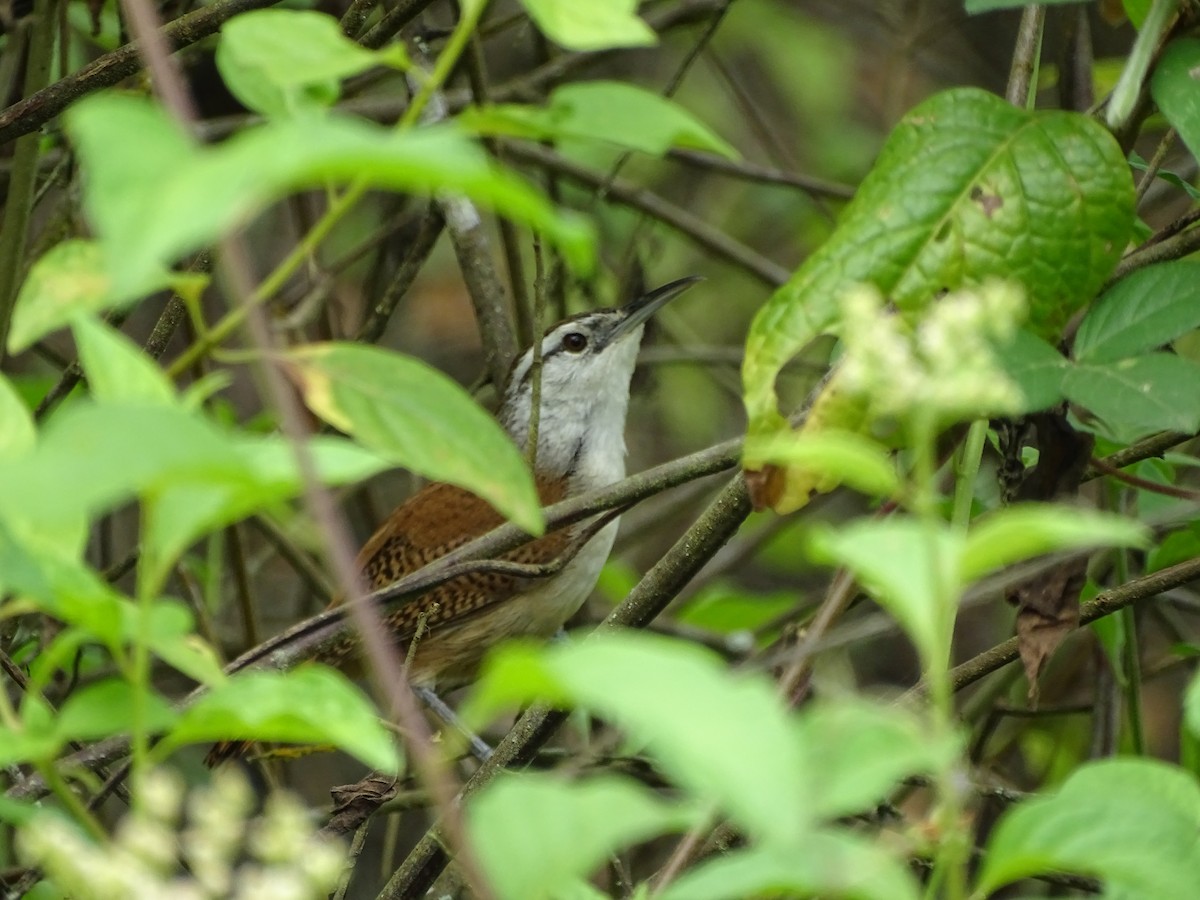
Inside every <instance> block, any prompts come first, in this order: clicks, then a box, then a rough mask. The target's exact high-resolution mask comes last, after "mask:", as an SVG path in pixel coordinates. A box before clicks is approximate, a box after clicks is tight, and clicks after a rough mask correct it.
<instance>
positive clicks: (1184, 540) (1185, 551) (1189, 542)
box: [1146, 525, 1200, 575]
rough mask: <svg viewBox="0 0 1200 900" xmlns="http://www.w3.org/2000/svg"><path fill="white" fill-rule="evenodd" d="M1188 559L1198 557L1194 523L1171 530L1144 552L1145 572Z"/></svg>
mask: <svg viewBox="0 0 1200 900" xmlns="http://www.w3.org/2000/svg"><path fill="white" fill-rule="evenodd" d="M1189 559H1200V532H1198V531H1197V529H1196V527H1195V525H1193V526H1192V527H1190V528H1185V529H1181V530H1179V531H1172V532H1171V533H1170V534H1168V535H1167V536H1166V537H1164V538H1163V539H1162V540H1161V541H1159V542H1158V543H1157V544H1156V545H1155V546H1153V547H1151V548H1150V551H1149V552H1148V553H1147V554H1146V574H1147V575H1148V574H1150V573H1151V572H1158V571H1161V570H1162V569H1166V568H1168V567H1170V566H1174V565H1176V564H1178V563H1181V562H1187V561H1188V560H1189Z"/></svg>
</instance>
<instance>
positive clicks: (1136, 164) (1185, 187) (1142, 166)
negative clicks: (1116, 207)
mask: <svg viewBox="0 0 1200 900" xmlns="http://www.w3.org/2000/svg"><path fill="white" fill-rule="evenodd" d="M1129 166H1130V168H1133V169H1136V170H1137V171H1139V172H1149V171H1150V165H1149V164H1148V163H1147V162H1146V160H1144V159H1143V158H1142V157H1140V156H1138V155H1137V153H1136V152H1132V151H1131V152H1130V154H1129ZM1154 177H1155V178H1157V179H1159V180H1160V181H1165V182H1166V183H1167V184H1173V185H1175V187H1177V188H1179V189H1180V190H1181V191H1183V192H1184V193H1185V194H1187V195H1188V196H1189V197H1191V198H1192V200H1200V189H1198V188H1196V187H1195V186H1194V185H1192V184H1191V183H1190V182H1188V181H1186V180H1185V179H1184V178H1183V176H1181V175H1179V173H1177V172H1172V171H1171V170H1170V169H1158V170H1156V171H1155V173H1154ZM1138 224H1139V225H1144V224H1145V223H1143V222H1142V221H1141V220H1140V219H1139V220H1138ZM1153 233H1154V230H1153V229H1152V228H1150V227H1149V226H1146V231H1145V233H1144V234H1139V235H1138V237H1136V238H1135V242H1136V243H1141V242H1142V241H1144V240H1146V239H1148V238H1149V237H1150V235H1152V234H1153Z"/></svg>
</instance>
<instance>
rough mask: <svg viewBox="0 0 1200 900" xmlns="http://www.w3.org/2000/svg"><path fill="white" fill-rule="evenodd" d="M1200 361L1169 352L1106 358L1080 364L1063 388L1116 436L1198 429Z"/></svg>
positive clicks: (1069, 396)
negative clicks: (1112, 359) (1118, 358)
mask: <svg viewBox="0 0 1200 900" xmlns="http://www.w3.org/2000/svg"><path fill="white" fill-rule="evenodd" d="M1198 382H1200V364H1197V363H1194V362H1192V361H1191V360H1188V359H1183V358H1182V357H1179V356H1175V355H1174V354H1171V353H1150V354H1147V355H1146V356H1139V357H1135V358H1133V359H1125V360H1120V361H1119V362H1115V363H1114V362H1109V363H1103V364H1100V363H1095V364H1091V363H1079V364H1077V365H1076V366H1075V367H1074V368H1072V369H1071V371H1069V372H1068V373H1067V377H1066V381H1065V384H1064V388H1065V391H1066V395H1067V398H1068V399H1069V400H1070V401H1071V402H1072V403H1078V404H1079V405H1080V406H1083V407H1086V408H1087V409H1088V410H1089V411H1090V412H1091V413H1092V414H1093V415H1095V416H1096V417H1097V418H1099V419H1100V420H1101V421H1102V422H1104V424H1105V425H1106V426H1108V428H1109V429H1110V430H1111V431H1112V432H1113V434H1114V436H1115V437H1118V438H1119V439H1129V440H1133V439H1134V438H1137V437H1139V436H1141V435H1144V434H1146V433H1147V432H1151V431H1185V432H1188V433H1191V432H1194V431H1196V430H1197V429H1200V392H1197V391H1196V384H1197V383H1198Z"/></svg>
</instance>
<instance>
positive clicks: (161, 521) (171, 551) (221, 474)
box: [0, 388, 483, 584]
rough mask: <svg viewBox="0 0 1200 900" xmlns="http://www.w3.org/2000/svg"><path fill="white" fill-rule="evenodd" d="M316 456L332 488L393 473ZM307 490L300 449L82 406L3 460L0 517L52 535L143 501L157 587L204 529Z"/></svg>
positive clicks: (190, 423) (128, 410)
mask: <svg viewBox="0 0 1200 900" xmlns="http://www.w3.org/2000/svg"><path fill="white" fill-rule="evenodd" d="M114 390H118V389H117V388H114ZM480 415H483V414H482V413H480ZM309 452H310V453H311V455H312V458H313V462H314V465H315V468H316V473H317V475H318V476H319V477H320V478H321V479H322V480H323V481H324V482H326V483H329V484H344V483H347V482H351V481H357V480H360V479H362V478H366V477H368V476H370V475H373V474H375V473H376V472H379V471H381V470H383V469H384V468H386V467H387V464H388V463H387V461H386V460H385V459H384V458H383V457H381V456H380V455H378V454H376V453H373V452H371V451H370V450H366V449H363V448H361V447H357V446H355V445H353V444H351V443H350V442H348V441H345V440H344V439H340V438H316V439H313V440H312V441H310V444H309ZM131 460H136V461H137V464H136V465H131V464H130V461H131ZM302 487H303V481H302V479H301V477H300V474H299V470H298V468H297V465H296V462H295V459H294V458H293V454H292V449H291V447H290V445H289V444H288V443H287V442H286V441H283V440H282V439H280V438H278V437H275V436H268V437H262V438H249V437H239V436H236V435H232V434H229V433H226V432H224V431H222V430H221V429H219V428H217V427H216V426H215V425H213V424H212V423H211V422H209V421H208V420H207V419H205V418H204V417H203V416H202V415H201V414H200V413H198V412H192V411H189V410H185V409H183V408H181V407H179V406H161V405H160V406H145V405H137V404H127V403H118V402H115V401H114V402H112V403H108V404H104V405H97V404H92V403H83V402H81V403H77V404H74V405H73V406H72V407H71V408H69V409H65V410H63V411H62V412H60V413H59V414H58V415H56V416H54V418H53V419H52V420H51V421H50V423H48V425H47V426H46V428H45V430H44V433H43V435H42V440H41V443H40V444H39V446H38V449H37V452H36V453H35V454H32V455H31V456H29V457H25V458H22V459H18V460H13V461H4V460H3V459H0V517H3V518H5V519H6V520H8V521H9V522H11V523H13V524H14V526H15V527H17V528H18V529H19V530H21V531H22V532H23V533H24V532H27V531H38V532H43V533H45V532H53V531H54V530H55V529H56V528H65V527H66V523H72V522H77V521H78V520H80V519H81V518H82V517H84V516H90V515H96V514H99V513H102V512H104V511H106V510H109V509H113V508H115V507H116V506H118V505H120V504H122V503H124V502H126V501H128V500H129V499H131V498H132V497H135V496H136V497H140V498H142V500H143V502H144V504H145V523H144V525H145V527H144V529H143V533H142V565H141V567H140V569H139V575H140V576H141V577H142V578H144V579H145V578H148V579H149V581H148V582H147V583H149V584H156V583H157V579H158V578H159V576H161V574H162V573H163V572H164V571H165V570H166V568H167V567H169V566H170V565H171V564H172V563H173V561H174V560H175V559H176V558H177V557H178V555H179V554H180V553H181V552H182V551H183V549H184V548H186V546H187V545H188V543H189V542H190V541H192V540H194V539H196V538H197V537H199V536H200V535H201V534H203V533H204V532H205V531H206V530H209V529H213V528H217V527H220V526H222V525H226V524H228V523H229V522H232V521H236V520H237V519H240V518H242V517H244V516H246V515H247V514H249V513H250V512H252V511H254V510H256V509H260V508H262V507H264V506H266V505H269V504H270V503H274V502H278V501H280V500H283V499H287V498H290V497H293V496H295V495H296V494H298V493H299V492H300V491H301V489H302Z"/></svg>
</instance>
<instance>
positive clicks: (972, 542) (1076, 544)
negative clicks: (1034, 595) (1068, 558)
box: [962, 503, 1150, 581]
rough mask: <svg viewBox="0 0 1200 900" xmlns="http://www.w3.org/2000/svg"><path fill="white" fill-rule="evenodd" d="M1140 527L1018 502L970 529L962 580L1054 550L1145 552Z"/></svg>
mask: <svg viewBox="0 0 1200 900" xmlns="http://www.w3.org/2000/svg"><path fill="white" fill-rule="evenodd" d="M1149 537H1150V535H1149V532H1148V531H1147V529H1146V527H1145V526H1144V525H1142V524H1141V523H1140V522H1136V521H1134V520H1132V519H1124V518H1121V517H1120V516H1116V515H1113V514H1111V513H1102V512H1096V511H1095V510H1091V509H1083V508H1080V507H1074V506H1068V505H1066V504H1062V503H1054V504H1049V503H1046V504H1041V503H1022V504H1020V505H1018V506H1010V507H1007V508H1005V509H999V510H996V511H995V512H993V513H990V514H989V515H987V516H985V517H983V518H981V519H980V520H978V522H976V523H975V524H974V525H972V527H971V532H970V534H969V535H968V536H967V543H966V547H965V548H964V550H963V554H962V577H963V579H964V580H966V581H973V580H975V579H977V578H981V577H983V576H984V575H987V574H989V573H991V572H994V571H996V570H997V569H1001V568H1003V567H1004V566H1007V565H1011V564H1012V563H1015V562H1021V561H1022V560H1026V559H1032V558H1033V557H1035V556H1041V555H1042V554H1043V553H1052V552H1054V551H1056V550H1079V549H1083V548H1086V547H1145V546H1148V544H1149Z"/></svg>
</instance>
